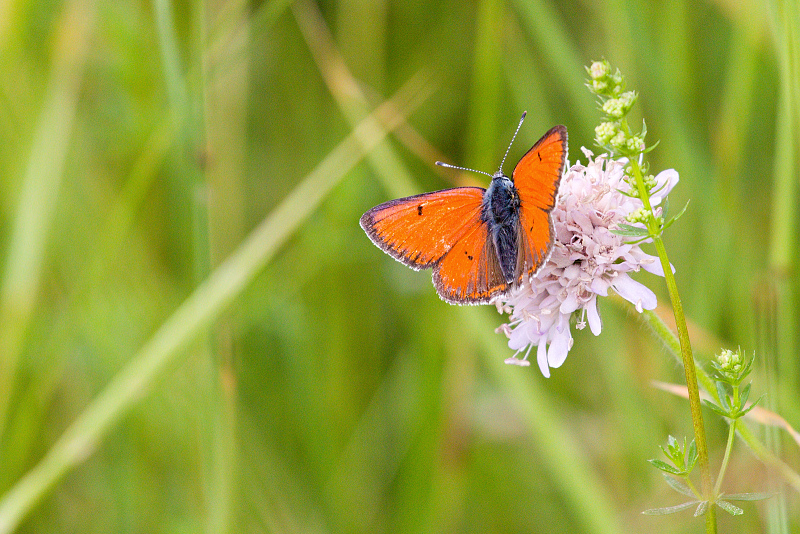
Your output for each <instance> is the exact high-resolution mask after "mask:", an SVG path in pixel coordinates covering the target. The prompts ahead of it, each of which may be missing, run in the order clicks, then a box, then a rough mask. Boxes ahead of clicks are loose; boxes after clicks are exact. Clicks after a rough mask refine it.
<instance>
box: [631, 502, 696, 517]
mask: <svg viewBox="0 0 800 534" xmlns="http://www.w3.org/2000/svg"><path fill="white" fill-rule="evenodd" d="M698 502H699V501H689V502H685V503H683V504H678V505H675V506H667V507H666V508H652V509H650V510H645V511H644V512H642V513H643V514H644V515H668V514H674V513H676V512H680V511H683V510H686V509H688V508H691V507H692V506H694V505H695V504H697V503H698Z"/></svg>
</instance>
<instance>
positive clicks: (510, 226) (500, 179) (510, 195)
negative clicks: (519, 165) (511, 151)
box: [481, 171, 520, 284]
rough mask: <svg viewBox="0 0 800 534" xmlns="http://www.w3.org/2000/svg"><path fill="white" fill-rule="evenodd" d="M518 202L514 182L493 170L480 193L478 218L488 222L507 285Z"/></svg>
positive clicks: (513, 265)
mask: <svg viewBox="0 0 800 534" xmlns="http://www.w3.org/2000/svg"><path fill="white" fill-rule="evenodd" d="M519 204H520V200H519V194H518V193H517V189H516V187H514V182H512V181H511V179H510V178H509V177H508V176H506V175H504V174H503V173H502V172H500V171H498V172H497V173H495V174H494V176H492V183H491V184H489V188H488V189H487V190H486V193H484V195H483V209H482V212H481V218H482V219H483V220H484V221H485V222H486V223H487V224H488V225H489V233H490V235H491V238H492V242H493V244H494V248H495V251H496V253H497V259H498V261H499V263H500V270H501V271H502V272H503V278H505V280H506V282H507V283H509V284H511V283H513V282H514V280H515V278H516V277H515V273H516V270H517V226H518V224H519Z"/></svg>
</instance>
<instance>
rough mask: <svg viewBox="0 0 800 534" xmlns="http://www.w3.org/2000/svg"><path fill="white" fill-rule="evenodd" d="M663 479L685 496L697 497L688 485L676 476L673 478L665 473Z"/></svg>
mask: <svg viewBox="0 0 800 534" xmlns="http://www.w3.org/2000/svg"><path fill="white" fill-rule="evenodd" d="M664 479H665V480H666V481H667V484H669V486H670V487H671V488H672V489H674V490H675V491H677V492H678V493H683V494H684V495H686V496H687V497H697V495H695V494H694V492H693V491H692V489H691V488H690V487H689V486H687V485H686V484H684V483H683V482H681V481H680V480H678V479H677V478H673V477H671V476H669V475H667V474H665V475H664Z"/></svg>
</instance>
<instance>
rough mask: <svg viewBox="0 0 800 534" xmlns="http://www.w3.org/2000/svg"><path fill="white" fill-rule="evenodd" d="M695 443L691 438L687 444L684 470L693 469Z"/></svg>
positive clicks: (695, 451) (695, 456) (695, 457)
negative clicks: (687, 449)
mask: <svg viewBox="0 0 800 534" xmlns="http://www.w3.org/2000/svg"><path fill="white" fill-rule="evenodd" d="M697 457H698V455H697V443H695V442H694V440H692V442H691V443H690V444H689V452H688V453H687V454H686V472H687V473H689V472H691V470H692V469H694V466H695V464H696V463H697Z"/></svg>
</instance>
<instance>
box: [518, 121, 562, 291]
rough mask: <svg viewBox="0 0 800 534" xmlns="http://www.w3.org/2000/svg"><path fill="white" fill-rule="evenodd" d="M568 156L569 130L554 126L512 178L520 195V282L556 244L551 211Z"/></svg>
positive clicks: (537, 266)
mask: <svg viewBox="0 0 800 534" xmlns="http://www.w3.org/2000/svg"><path fill="white" fill-rule="evenodd" d="M566 159H567V129H566V128H565V127H564V126H555V127H554V128H551V129H550V130H549V131H548V132H547V133H546V134H544V136H542V138H541V139H539V141H538V142H537V143H536V144H535V145H533V148H531V149H530V150H529V151H528V152H527V153H526V154H525V155H524V156H522V159H520V160H519V163H517V166H516V168H515V169H514V173H513V174H512V175H511V179H512V180H513V181H514V187H516V189H517V192H518V194H519V198H520V208H519V231H518V234H517V235H518V237H519V239H518V241H517V242H518V251H517V271H516V272H517V275H518V282H519V283H521V282H522V281H523V280H524V279H526V278H528V279H529V278H530V277H532V276H533V275H534V274H536V271H538V270H539V268H540V267H541V266H542V265H544V263H545V262H546V261H547V258H548V257H549V256H550V252H551V250H552V247H553V240H554V239H555V230H554V228H553V221H552V218H551V217H550V212H551V211H552V210H553V208H554V207H555V205H556V196H557V195H558V186H559V184H560V183H561V175H562V174H563V172H564V165H565V164H566Z"/></svg>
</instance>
